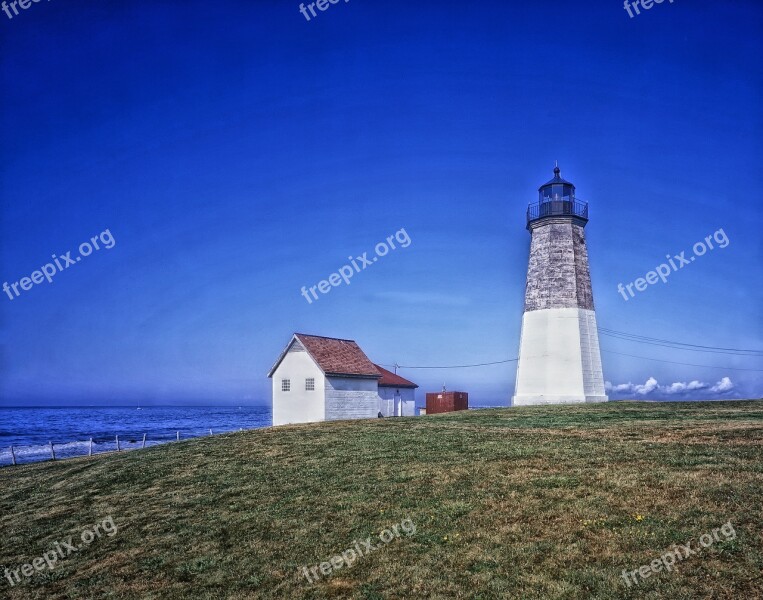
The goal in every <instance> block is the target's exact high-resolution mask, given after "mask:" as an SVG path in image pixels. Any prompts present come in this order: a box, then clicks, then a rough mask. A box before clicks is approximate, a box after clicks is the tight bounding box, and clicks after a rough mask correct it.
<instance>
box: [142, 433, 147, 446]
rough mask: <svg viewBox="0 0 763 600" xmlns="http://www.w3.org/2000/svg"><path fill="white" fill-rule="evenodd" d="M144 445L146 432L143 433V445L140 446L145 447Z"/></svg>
mask: <svg viewBox="0 0 763 600" xmlns="http://www.w3.org/2000/svg"><path fill="white" fill-rule="evenodd" d="M145 447H146V434H145V433H144V434H143V445H142V446H141V448H145Z"/></svg>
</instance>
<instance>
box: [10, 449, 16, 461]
mask: <svg viewBox="0 0 763 600" xmlns="http://www.w3.org/2000/svg"><path fill="white" fill-rule="evenodd" d="M11 460H12V461H13V464H14V465H15V464H16V453H15V452H14V451H13V446H11Z"/></svg>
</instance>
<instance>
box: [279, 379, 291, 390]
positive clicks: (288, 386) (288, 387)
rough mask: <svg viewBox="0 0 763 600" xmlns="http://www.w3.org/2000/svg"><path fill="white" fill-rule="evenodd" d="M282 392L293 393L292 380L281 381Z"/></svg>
mask: <svg viewBox="0 0 763 600" xmlns="http://www.w3.org/2000/svg"><path fill="white" fill-rule="evenodd" d="M281 391H282V392H288V391H291V380H290V379H282V380H281Z"/></svg>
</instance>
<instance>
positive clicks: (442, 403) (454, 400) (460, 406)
mask: <svg viewBox="0 0 763 600" xmlns="http://www.w3.org/2000/svg"><path fill="white" fill-rule="evenodd" d="M468 409H469V394H467V393H466V392H427V414H428V415H434V414H437V413H445V412H453V411H454V410H468Z"/></svg>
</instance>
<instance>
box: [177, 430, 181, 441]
mask: <svg viewBox="0 0 763 600" xmlns="http://www.w3.org/2000/svg"><path fill="white" fill-rule="evenodd" d="M177 441H178V442H179V441H180V432H179V431H178V434H177Z"/></svg>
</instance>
